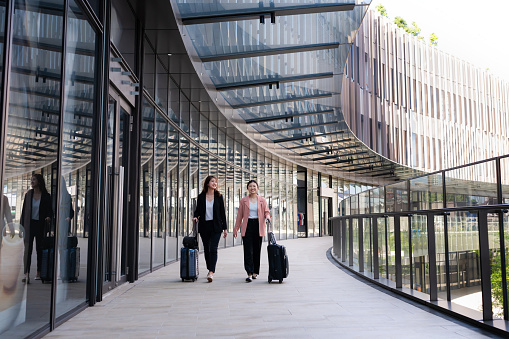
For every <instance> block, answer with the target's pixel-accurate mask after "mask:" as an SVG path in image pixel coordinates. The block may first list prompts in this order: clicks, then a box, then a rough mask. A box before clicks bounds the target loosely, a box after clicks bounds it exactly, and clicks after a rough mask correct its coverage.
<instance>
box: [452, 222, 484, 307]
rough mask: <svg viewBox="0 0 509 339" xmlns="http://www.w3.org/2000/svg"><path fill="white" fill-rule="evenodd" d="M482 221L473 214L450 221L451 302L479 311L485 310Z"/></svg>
mask: <svg viewBox="0 0 509 339" xmlns="http://www.w3.org/2000/svg"><path fill="white" fill-rule="evenodd" d="M478 219H479V218H478V216H477V214H476V213H469V212H451V214H450V215H449V216H448V217H447V228H448V236H449V258H450V259H449V265H450V270H451V301H452V302H454V303H456V304H459V305H462V306H465V307H468V308H471V309H474V310H476V311H479V310H482V293H481V268H480V257H479V226H478V222H479V221H478Z"/></svg>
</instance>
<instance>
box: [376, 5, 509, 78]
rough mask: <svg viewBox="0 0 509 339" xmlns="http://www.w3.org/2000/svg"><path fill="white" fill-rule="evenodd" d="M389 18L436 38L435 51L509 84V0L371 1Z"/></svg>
mask: <svg viewBox="0 0 509 339" xmlns="http://www.w3.org/2000/svg"><path fill="white" fill-rule="evenodd" d="M380 3H381V4H382V5H383V6H384V7H385V9H386V10H387V14H388V16H389V18H391V19H394V17H396V16H400V17H402V18H403V19H404V20H405V21H406V22H407V23H408V24H409V25H411V23H412V21H415V22H416V23H417V26H418V27H420V28H421V36H423V37H424V38H425V39H426V40H427V41H429V36H430V34H431V33H432V32H434V33H435V34H436V35H438V48H440V49H441V50H443V51H444V52H446V53H449V54H451V55H454V56H456V57H458V58H460V59H463V60H466V61H468V62H470V63H472V64H473V65H475V66H476V67H479V68H481V69H486V68H489V71H490V72H491V73H493V74H494V75H496V76H497V77H499V78H501V79H503V80H505V81H507V82H509V33H508V32H509V28H508V27H509V24H508V23H509V0H488V1H487V0H484V1H473V0H373V1H372V2H371V5H370V9H375V7H376V6H377V5H378V4H380Z"/></svg>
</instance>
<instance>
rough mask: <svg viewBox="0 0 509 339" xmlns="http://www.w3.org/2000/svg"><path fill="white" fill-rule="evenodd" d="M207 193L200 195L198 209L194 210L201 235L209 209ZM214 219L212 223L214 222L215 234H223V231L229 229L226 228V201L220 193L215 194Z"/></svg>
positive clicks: (197, 203)
mask: <svg viewBox="0 0 509 339" xmlns="http://www.w3.org/2000/svg"><path fill="white" fill-rule="evenodd" d="M205 195H206V193H203V192H202V193H200V194H199V195H198V199H197V201H196V209H195V210H194V217H195V218H198V217H199V219H198V232H199V233H201V230H202V229H203V227H202V226H204V225H205V209H206V208H207V204H206V202H205V201H206V199H207V198H206V197H205ZM212 210H213V217H212V221H213V222H214V232H215V233H221V232H222V230H225V229H227V226H226V212H225V210H224V200H223V196H222V195H219V193H217V192H216V193H214V206H213V207H212Z"/></svg>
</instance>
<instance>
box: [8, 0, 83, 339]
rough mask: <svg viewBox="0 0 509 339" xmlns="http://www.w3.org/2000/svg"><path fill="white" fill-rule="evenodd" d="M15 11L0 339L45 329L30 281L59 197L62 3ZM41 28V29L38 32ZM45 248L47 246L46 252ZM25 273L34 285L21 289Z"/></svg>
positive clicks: (30, 0) (44, 313)
mask: <svg viewBox="0 0 509 339" xmlns="http://www.w3.org/2000/svg"><path fill="white" fill-rule="evenodd" d="M12 3H15V4H16V10H15V12H14V16H13V17H12V21H13V22H12V30H13V31H12V34H13V37H12V40H13V43H12V56H11V62H12V64H11V69H10V70H9V71H10V76H11V78H10V93H9V107H8V112H7V113H6V114H7V119H8V124H7V126H2V128H5V129H6V134H5V135H6V138H5V163H4V165H5V166H4V177H3V178H4V182H3V184H4V187H3V194H4V195H3V196H2V206H3V210H4V212H3V213H2V218H1V221H0V223H1V225H2V226H4V220H3V219H4V218H6V221H8V222H9V221H11V220H10V218H12V219H13V221H14V223H15V224H13V223H9V224H8V226H10V227H5V226H4V227H2V237H1V238H0V239H1V245H0V246H1V248H0V251H1V252H0V255H1V256H2V262H4V261H5V262H9V263H10V264H12V266H11V268H12V270H11V271H8V272H6V271H2V272H1V273H0V279H1V280H2V281H3V284H2V285H3V286H4V290H5V286H10V290H11V291H12V293H10V294H9V295H8V296H4V295H3V296H2V297H1V298H0V312H1V313H0V314H1V316H0V336H1V337H5V338H9V337H10V338H15V337H18V338H19V337H26V336H29V334H31V333H32V332H34V331H36V330H37V329H39V328H41V327H43V326H46V325H48V323H49V320H50V306H51V285H49V286H41V284H35V283H37V281H33V280H34V278H35V277H36V274H37V273H38V272H41V270H42V267H43V265H42V256H43V252H44V253H45V255H51V254H52V253H54V238H53V237H51V233H50V234H49V235H50V237H48V233H47V232H49V231H53V232H54V230H55V226H56V224H57V223H56V222H55V214H54V210H53V206H58V205H57V201H56V197H57V192H58V186H59V185H60V184H61V179H60V178H58V176H57V170H58V168H57V158H58V144H59V142H60V141H61V140H59V135H60V128H59V125H60V109H61V107H60V104H61V102H60V90H61V81H62V73H61V68H62V40H63V35H62V32H63V14H64V2H63V1H58V0H57V1H53V2H52V3H51V7H52V10H51V11H46V10H44V9H43V8H42V7H43V6H44V5H43V4H42V3H41V2H40V1H36V0H25V1H21V0H19V1H11V4H12ZM0 18H1V22H2V26H3V27H2V29H0V35H1V36H2V37H1V38H2V39H1V41H0V42H1V45H0V46H1V50H2V53H1V54H2V58H3V48H4V38H5V36H4V34H5V31H4V27H5V1H3V2H1V3H0ZM43 22H44V23H46V24H45V25H42V24H41V23H43ZM47 27H51V28H52V29H47ZM1 73H3V69H2V72H1ZM66 117H67V116H66ZM80 141H82V140H81V139H80ZM2 161H3V160H2ZM33 175H34V176H33ZM35 175H37V176H35ZM41 175H42V176H41ZM31 178H33V180H31ZM30 188H32V189H30ZM4 196H5V197H7V199H6V198H4ZM33 201H36V202H39V204H40V207H39V213H38V214H37V212H36V211H35V209H34V210H32V203H33ZM6 211H7V212H6ZM9 212H11V213H9ZM7 232H8V233H9V235H7ZM53 234H54V233H53ZM45 238H46V239H45ZM34 240H35V243H36V244H35V245H34ZM43 240H44V241H45V242H47V246H45V247H46V248H45V249H44V251H43V249H42V246H41V243H42V242H43ZM24 245H25V246H24ZM24 257H25V259H26V260H25V261H24ZM46 267H48V266H46ZM25 272H26V273H28V274H29V279H30V282H31V284H24V283H23V282H22V279H23V278H24V273H25ZM52 272H53V267H52V266H51V267H50V272H48V274H47V275H48V276H49V275H51V278H49V279H48V278H46V280H49V281H51V280H52V278H53V274H52ZM43 277H44V275H43ZM81 292H82V291H78V295H80V296H82V297H83V295H82V294H81Z"/></svg>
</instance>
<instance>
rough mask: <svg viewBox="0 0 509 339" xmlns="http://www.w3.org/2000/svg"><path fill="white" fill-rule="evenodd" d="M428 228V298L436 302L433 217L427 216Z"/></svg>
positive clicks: (430, 214) (435, 258)
mask: <svg viewBox="0 0 509 339" xmlns="http://www.w3.org/2000/svg"><path fill="white" fill-rule="evenodd" d="M427 227H428V257H429V288H430V291H429V297H430V301H437V300H438V290H437V255H436V239H435V215H434V214H433V213H428V214H427Z"/></svg>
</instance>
